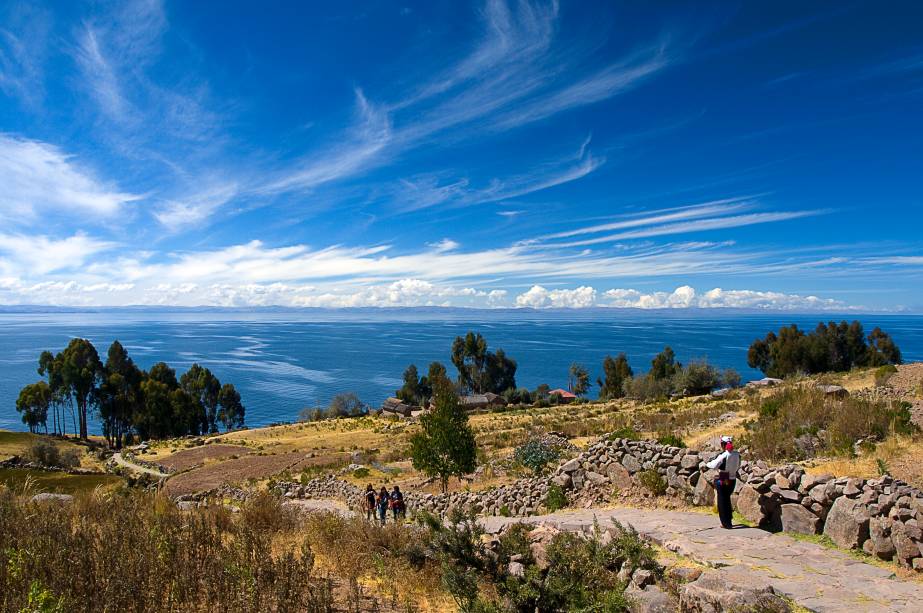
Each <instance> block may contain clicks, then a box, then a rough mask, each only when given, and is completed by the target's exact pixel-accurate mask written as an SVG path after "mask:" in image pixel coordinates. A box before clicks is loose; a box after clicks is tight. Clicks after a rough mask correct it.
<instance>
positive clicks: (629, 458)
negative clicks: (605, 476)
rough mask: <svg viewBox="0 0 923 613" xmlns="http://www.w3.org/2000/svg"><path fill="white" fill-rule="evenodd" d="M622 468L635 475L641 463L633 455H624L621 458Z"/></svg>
mask: <svg viewBox="0 0 923 613" xmlns="http://www.w3.org/2000/svg"><path fill="white" fill-rule="evenodd" d="M622 466H624V467H625V470H627V471H628V472H629V473H636V472H638V471H640V470H641V463H640V462H638V459H637V458H635V456H633V455H626V456H625V457H624V458H622Z"/></svg>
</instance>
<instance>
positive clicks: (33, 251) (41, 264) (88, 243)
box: [0, 233, 115, 276]
mask: <svg viewBox="0 0 923 613" xmlns="http://www.w3.org/2000/svg"><path fill="white" fill-rule="evenodd" d="M114 246H115V244H114V243H111V242H108V241H102V240H98V239H95V238H92V237H89V236H87V235H85V234H81V233H77V234H74V235H73V236H69V237H67V238H63V239H54V238H50V237H48V236H25V235H21V234H2V233H0V253H6V254H7V256H8V257H7V262H8V264H7V267H8V268H10V269H13V270H17V271H19V272H20V273H21V274H29V275H32V276H34V275H44V274H47V273H50V272H55V271H59V270H68V269H79V268H80V267H81V266H83V264H84V263H85V262H86V261H87V260H88V259H90V258H91V257H92V256H93V255H95V254H97V253H99V252H102V251H106V250H108V249H111V248H113V247H114Z"/></svg>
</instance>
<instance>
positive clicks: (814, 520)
mask: <svg viewBox="0 0 923 613" xmlns="http://www.w3.org/2000/svg"><path fill="white" fill-rule="evenodd" d="M819 526H820V518H819V517H818V516H817V515H815V514H814V513H811V512H810V511H808V510H807V509H806V508H804V507H803V506H801V505H800V504H783V505H782V531H783V532H797V533H798V534H817V529H818V527H819Z"/></svg>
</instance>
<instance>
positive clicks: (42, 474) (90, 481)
mask: <svg viewBox="0 0 923 613" xmlns="http://www.w3.org/2000/svg"><path fill="white" fill-rule="evenodd" d="M0 483H2V484H3V485H6V486H7V487H9V488H10V489H12V490H14V491H22V489H23V488H24V487H25V486H26V484H27V483H28V490H29V492H30V493H33V494H37V493H39V492H54V493H58V494H76V493H79V492H91V491H93V490H94V489H96V488H97V487H103V488H112V487H115V486H116V485H119V484H120V483H124V480H123V479H122V478H121V477H117V476H115V475H71V474H68V473H64V472H49V471H43V470H24V469H21V468H0Z"/></svg>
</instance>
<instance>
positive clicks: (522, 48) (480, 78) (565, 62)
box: [258, 0, 670, 210]
mask: <svg viewBox="0 0 923 613" xmlns="http://www.w3.org/2000/svg"><path fill="white" fill-rule="evenodd" d="M482 19H483V25H484V34H483V36H482V38H481V40H480V41H479V42H478V43H477V44H476V46H475V48H474V49H473V50H472V51H471V52H470V53H469V54H468V55H467V56H465V57H463V58H462V59H460V60H458V61H457V62H456V63H455V64H453V65H452V66H450V67H449V68H448V69H446V70H445V71H443V72H441V73H439V74H436V75H433V76H429V77H423V78H421V79H419V81H422V84H421V85H417V86H416V87H415V88H414V89H412V90H411V91H410V92H409V93H405V94H404V95H403V96H400V95H398V96H397V99H396V101H394V102H378V103H376V102H372V101H371V100H370V99H369V98H367V97H366V95H365V94H363V93H362V92H361V91H358V90H357V95H356V106H357V121H356V123H354V124H353V125H351V126H348V127H347V128H346V129H345V137H344V138H341V139H338V140H340V141H343V142H345V144H335V145H332V146H330V147H326V148H325V152H324V154H323V155H321V156H318V155H316V154H314V153H309V154H307V155H305V156H303V157H302V158H301V159H300V160H298V161H296V162H295V163H294V164H293V165H291V166H290V167H288V168H287V169H284V170H282V171H280V172H281V174H282V176H281V177H278V178H275V179H273V180H272V181H270V182H269V183H268V184H267V185H266V186H265V187H262V188H258V189H260V190H261V191H269V192H274V193H280V192H286V191H293V190H305V189H312V188H314V187H316V186H317V185H319V184H322V183H327V182H330V181H334V180H342V179H347V178H350V177H354V176H357V175H360V174H362V173H366V172H368V171H369V170H370V169H372V168H376V167H379V166H382V165H385V164H388V163H391V162H392V161H393V160H394V159H395V158H396V157H397V156H399V155H401V154H403V153H406V152H407V151H410V150H413V149H416V148H418V147H421V146H423V145H427V146H432V145H433V144H434V141H433V140H432V139H433V138H435V137H437V136H438V138H439V142H442V143H447V142H452V141H453V140H455V139H459V138H461V139H472V138H475V137H477V136H483V135H485V134H486V133H489V132H494V131H497V130H501V131H505V130H511V129H514V128H518V127H521V126H524V125H526V124H529V123H534V122H537V121H540V120H543V119H546V118H548V117H551V116H553V115H557V114H559V113H562V112H565V111H568V110H571V109H575V108H579V107H582V106H586V105H589V104H593V103H596V102H600V101H602V100H606V99H609V98H612V97H613V96H616V95H619V94H621V93H624V92H626V91H628V90H629V89H630V88H631V87H633V86H636V85H639V84H640V83H641V82H642V81H643V80H644V79H646V78H648V77H650V76H653V75H654V74H655V73H657V72H658V71H660V70H661V69H663V68H665V67H666V66H668V65H669V64H670V60H669V57H668V54H667V52H666V47H665V46H664V45H663V44H662V43H660V42H658V43H656V44H654V45H652V46H651V48H650V49H646V50H642V51H635V52H631V53H629V54H627V56H626V57H624V58H621V59H619V60H618V61H616V62H614V63H612V64H610V65H608V66H606V67H605V68H603V69H602V70H598V71H596V72H593V73H591V74H589V75H587V74H584V73H583V71H581V70H580V69H579V66H580V64H581V60H582V59H583V55H581V54H579V53H576V51H575V50H574V49H573V48H568V49H566V50H565V49H559V48H557V47H556V45H555V43H556V39H555V35H556V32H557V19H558V6H557V3H556V2H528V1H522V2H518V3H516V4H515V5H514V6H513V7H511V6H510V5H509V4H508V3H507V2H505V1H504V0H488V2H487V3H486V6H485V8H484V10H483V11H482ZM603 161H604V158H594V157H592V156H589V155H588V156H585V157H584V158H583V159H582V160H581V161H580V162H579V163H578V164H576V165H574V166H573V167H572V168H570V169H569V170H567V171H559V173H558V175H557V178H555V177H550V178H549V180H548V181H547V182H546V184H545V185H544V187H543V186H542V183H537V184H536V185H535V186H533V185H532V184H533V183H535V181H534V179H533V180H531V181H528V182H527V183H526V184H525V185H523V186H520V187H518V188H517V187H516V182H517V181H522V179H523V178H522V177H511V178H510V179H509V180H508V182H507V183H510V184H512V185H511V189H509V190H508V193H506V192H504V191H502V189H501V187H495V188H493V190H494V191H499V192H500V193H499V195H498V196H491V195H490V193H489V192H490V191H491V189H492V188H490V187H488V188H487V191H486V193H484V194H482V195H481V196H480V200H481V201H495V200H499V199H502V198H504V197H515V196H516V195H523V194H526V193H531V192H533V191H537V190H538V189H544V188H545V187H549V186H552V185H556V184H560V183H563V182H567V181H571V180H575V179H576V178H579V177H582V176H585V175H586V174H588V173H590V172H592V171H593V170H595V168H597V167H598V166H599V165H600V164H601V163H602V162H603ZM423 183H424V184H426V183H429V181H427V180H424V181H423ZM466 187H467V183H466V180H464V179H461V180H457V181H452V182H450V185H448V186H440V185H434V186H432V187H431V188H430V189H427V190H424V195H423V197H419V198H417V199H416V200H417V201H418V202H419V203H420V206H413V205H411V206H409V207H408V210H415V209H416V208H425V207H429V206H434V205H435V204H438V203H441V202H443V201H444V200H447V199H452V198H451V197H452V196H453V195H454V194H455V193H456V190H460V191H461V192H463V193H467V190H466V189H465V188H466ZM504 187H505V186H504ZM436 191H438V192H440V193H435V192H436ZM440 194H441V195H440ZM469 197H470V198H471V199H472V200H478V199H479V197H478V195H477V194H474V195H470V196H469Z"/></svg>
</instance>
